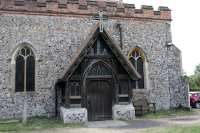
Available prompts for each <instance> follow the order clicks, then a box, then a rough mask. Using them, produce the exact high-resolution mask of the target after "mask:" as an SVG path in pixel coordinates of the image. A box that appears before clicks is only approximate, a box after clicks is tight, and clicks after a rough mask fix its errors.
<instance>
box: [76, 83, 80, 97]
mask: <svg viewBox="0 0 200 133" xmlns="http://www.w3.org/2000/svg"><path fill="white" fill-rule="evenodd" d="M76 96H80V86H79V83H76Z"/></svg>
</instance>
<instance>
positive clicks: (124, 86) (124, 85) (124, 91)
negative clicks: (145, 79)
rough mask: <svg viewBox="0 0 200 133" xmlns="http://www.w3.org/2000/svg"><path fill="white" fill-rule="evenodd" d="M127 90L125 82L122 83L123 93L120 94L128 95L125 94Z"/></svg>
mask: <svg viewBox="0 0 200 133" xmlns="http://www.w3.org/2000/svg"><path fill="white" fill-rule="evenodd" d="M127 89H128V87H127V84H126V82H124V83H123V92H122V93H123V94H128V93H127Z"/></svg>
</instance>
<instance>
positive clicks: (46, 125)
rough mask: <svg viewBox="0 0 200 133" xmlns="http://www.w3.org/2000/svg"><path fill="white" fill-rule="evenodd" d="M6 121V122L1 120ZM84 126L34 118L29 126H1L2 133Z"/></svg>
mask: <svg viewBox="0 0 200 133" xmlns="http://www.w3.org/2000/svg"><path fill="white" fill-rule="evenodd" d="M1 121H5V120H1ZM82 125H83V124H73V123H63V121H62V120H61V119H60V118H48V117H32V118H28V121H27V125H22V123H21V122H20V123H8V124H0V132H10V131H19V132H20V131H32V130H45V129H55V128H64V127H81V126H82Z"/></svg>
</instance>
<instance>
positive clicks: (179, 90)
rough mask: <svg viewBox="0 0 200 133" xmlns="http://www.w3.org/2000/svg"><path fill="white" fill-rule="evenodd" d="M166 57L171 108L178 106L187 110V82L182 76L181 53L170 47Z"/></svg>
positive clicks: (188, 104) (188, 105)
mask: <svg viewBox="0 0 200 133" xmlns="http://www.w3.org/2000/svg"><path fill="white" fill-rule="evenodd" d="M168 55H169V57H168V62H169V81H170V83H169V85H170V88H169V91H170V96H171V97H170V101H171V103H170V104H171V108H176V107H178V106H179V105H182V106H183V107H188V108H189V107H190V103H189V102H190V100H189V82H188V81H187V80H186V79H185V78H184V77H183V76H182V60H181V58H182V55H181V51H180V50H179V49H178V48H177V47H176V46H174V45H172V46H169V48H168Z"/></svg>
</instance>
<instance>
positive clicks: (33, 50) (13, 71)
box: [11, 43, 39, 95]
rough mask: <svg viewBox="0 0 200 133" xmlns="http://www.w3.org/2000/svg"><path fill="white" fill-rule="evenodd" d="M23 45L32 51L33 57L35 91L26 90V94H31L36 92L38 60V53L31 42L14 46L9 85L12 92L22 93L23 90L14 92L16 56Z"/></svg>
mask: <svg viewBox="0 0 200 133" xmlns="http://www.w3.org/2000/svg"><path fill="white" fill-rule="evenodd" d="M23 47H27V48H29V49H30V50H31V51H32V52H33V55H34V59H35V91H32V92H26V93H27V94H30V95H32V94H36V92H37V90H38V62H39V55H38V53H37V51H36V49H35V48H34V47H33V46H32V45H31V44H28V43H21V44H19V45H17V46H16V47H15V49H14V50H13V52H12V56H11V69H12V77H11V87H12V92H13V94H16V93H17V94H20V93H24V92H15V74H16V70H15V67H16V57H17V55H18V51H19V50H20V49H22V48H23Z"/></svg>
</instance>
